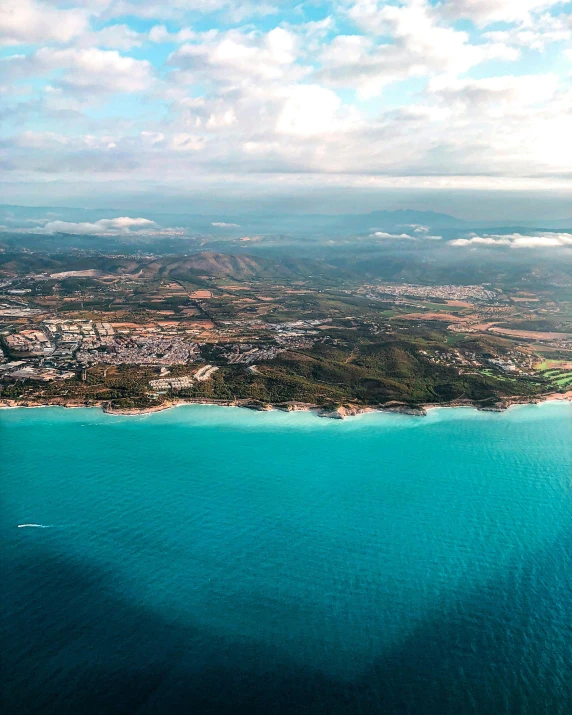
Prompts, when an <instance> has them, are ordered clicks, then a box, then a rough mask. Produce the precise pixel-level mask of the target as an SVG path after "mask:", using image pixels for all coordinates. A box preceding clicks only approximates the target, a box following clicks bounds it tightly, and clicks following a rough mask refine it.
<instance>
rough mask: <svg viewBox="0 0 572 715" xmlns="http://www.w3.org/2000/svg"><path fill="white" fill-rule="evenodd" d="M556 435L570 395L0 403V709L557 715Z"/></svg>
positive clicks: (562, 516) (563, 670) (565, 501)
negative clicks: (371, 404)
mask: <svg viewBox="0 0 572 715" xmlns="http://www.w3.org/2000/svg"><path fill="white" fill-rule="evenodd" d="M571 438H572V405H570V404H569V403H565V404H558V403H546V404H544V405H540V406H526V407H519V408H514V409H511V410H509V411H508V412H506V413H503V414H496V413H479V412H476V411H475V410H471V409H455V410H433V411H431V412H430V413H429V415H428V417H426V418H416V417H408V416H400V415H383V414H376V413H373V414H367V415H363V416H360V417H358V418H354V419H351V420H347V421H344V422H339V421H335V420H326V419H320V418H317V417H316V416H314V415H313V414H308V413H290V414H286V413H281V412H271V413H253V412H250V411H247V410H240V409H232V408H220V407H207V406H189V407H180V408H178V409H175V410H169V411H166V412H161V413H157V414H153V415H146V416H140V417H117V416H109V415H104V414H103V413H101V412H100V411H99V410H64V409H58V408H46V409H37V410H4V411H1V412H0V450H1V454H2V461H1V465H0V476H1V490H2V493H1V497H2V499H1V505H0V508H1V524H0V530H1V536H2V546H1V551H0V556H1V562H2V563H1V566H2V586H1V587H2V596H3V598H2V602H3V604H4V616H3V621H2V631H3V633H2V641H1V642H2V647H3V652H4V662H3V681H4V685H3V688H2V690H1V695H2V699H3V708H2V710H3V712H7V713H16V712H18V713H20V714H21V713H36V712H37V713H40V712H41V713H56V712H57V713H60V714H61V713H80V712H81V713H120V712H121V713H135V712H136V713H141V714H144V715H146V714H148V713H163V712H169V713H186V712H211V713H213V712H214V713H219V712H220V713H233V712H260V713H269V712H272V713H290V712H292V713H301V712H312V713H316V712H318V713H337V712H340V713H341V712H344V713H348V712H350V713H354V712H355V713H394V712H398V713H402V712H403V713H439V714H442V713H456V714H463V713H531V714H534V715H536V714H537V713H551V714H552V713H570V712H572V658H571V654H572V520H571V519H572V439H571ZM18 525H37V526H28V527H26V528H18ZM39 526H43V527H50V528H38V527H39Z"/></svg>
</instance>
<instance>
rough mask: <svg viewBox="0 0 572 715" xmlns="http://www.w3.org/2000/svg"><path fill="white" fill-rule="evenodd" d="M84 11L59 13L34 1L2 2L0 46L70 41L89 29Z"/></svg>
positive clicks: (60, 11)
mask: <svg viewBox="0 0 572 715" xmlns="http://www.w3.org/2000/svg"><path fill="white" fill-rule="evenodd" d="M87 20H88V16H87V14H86V13H85V12H84V11H83V10H81V9H73V8H72V9H69V10H60V9H57V8H53V7H49V6H48V5H44V4H42V3H39V2H35V0H0V45H18V44H26V43H44V42H68V41H69V40H71V39H72V38H74V37H76V36H78V35H79V34H80V33H82V32H83V31H84V30H85V29H86V27H87Z"/></svg>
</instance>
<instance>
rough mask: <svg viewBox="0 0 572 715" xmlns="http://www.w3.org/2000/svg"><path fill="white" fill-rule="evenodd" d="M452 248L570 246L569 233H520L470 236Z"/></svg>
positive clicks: (570, 235)
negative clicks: (531, 234) (529, 234)
mask: <svg viewBox="0 0 572 715" xmlns="http://www.w3.org/2000/svg"><path fill="white" fill-rule="evenodd" d="M451 245H452V246H494V247H497V246H508V247H510V248H562V247H565V246H572V234H570V233H540V234H537V235H534V236H523V235H522V234H520V233H512V234H509V235H491V236H488V235H485V236H472V237H471V238H457V239H455V240H454V241H451Z"/></svg>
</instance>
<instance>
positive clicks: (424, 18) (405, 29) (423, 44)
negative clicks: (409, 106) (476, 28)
mask: <svg viewBox="0 0 572 715" xmlns="http://www.w3.org/2000/svg"><path fill="white" fill-rule="evenodd" d="M348 17H349V18H350V19H351V20H352V21H353V22H354V23H355V25H356V26H357V27H358V28H359V29H360V30H362V31H363V33H364V34H360V35H339V36H337V37H336V38H334V39H333V40H332V42H331V43H329V45H326V46H325V47H324V49H323V50H322V53H321V57H320V61H321V65H322V66H321V69H320V71H319V72H318V76H319V77H321V78H323V80H324V81H325V82H328V83H331V84H332V85H333V86H339V87H351V86H354V87H356V88H357V90H358V92H359V93H360V95H362V96H364V97H371V96H375V95H377V94H379V93H380V92H381V91H382V89H383V88H384V87H385V86H386V85H388V84H390V83H393V82H397V81H400V80H404V79H407V78H409V77H423V76H427V75H431V74H434V73H452V74H454V75H457V74H460V73H462V72H466V71H467V70H469V69H470V68H472V67H474V66H476V65H478V64H480V63H482V62H485V61H487V60H493V59H503V60H515V59H517V57H518V52H517V51H516V50H514V49H511V48H509V47H508V46H506V45H504V44H502V43H491V42H488V43H487V42H485V43H479V44H472V43H471V42H470V40H469V35H468V34H467V33H466V32H463V31H460V30H457V29H455V28H453V27H447V26H445V25H444V24H443V23H442V22H441V21H440V18H439V16H438V15H437V13H436V12H435V11H434V10H433V9H432V7H431V6H430V5H429V4H428V3H426V2H424V1H423V0H416V1H415V2H408V3H402V4H400V5H387V4H386V3H385V2H382V0H357V2H355V3H354V4H353V5H352V6H351V7H350V8H349V10H348ZM388 37H389V38H391V41H390V42H388V41H387V39H386V38H388Z"/></svg>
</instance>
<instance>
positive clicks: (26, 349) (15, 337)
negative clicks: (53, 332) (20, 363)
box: [3, 328, 54, 357]
mask: <svg viewBox="0 0 572 715" xmlns="http://www.w3.org/2000/svg"><path fill="white" fill-rule="evenodd" d="M3 342H4V347H5V348H6V350H7V352H8V353H9V354H10V355H12V356H14V357H47V356H49V355H51V354H52V353H53V352H54V345H53V344H52V343H51V341H50V339H49V338H48V336H47V335H46V333H45V332H44V331H43V330H39V329H37V328H33V329H27V330H21V331H20V332H19V333H13V334H11V335H5V336H4V337H3Z"/></svg>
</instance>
